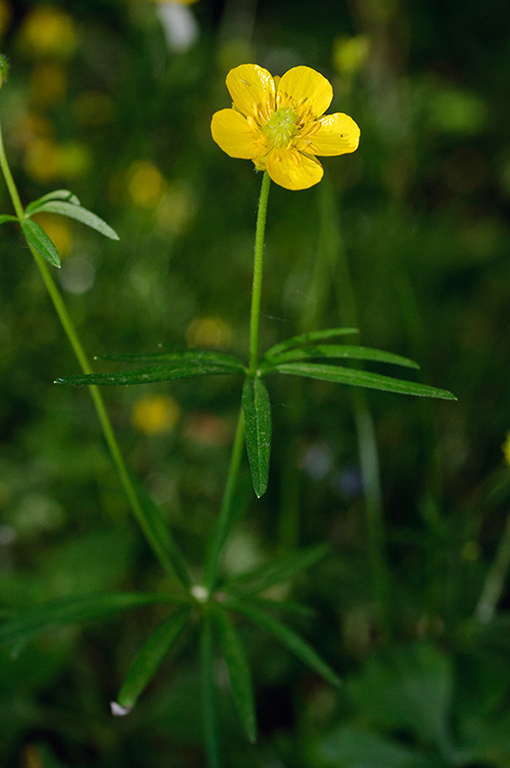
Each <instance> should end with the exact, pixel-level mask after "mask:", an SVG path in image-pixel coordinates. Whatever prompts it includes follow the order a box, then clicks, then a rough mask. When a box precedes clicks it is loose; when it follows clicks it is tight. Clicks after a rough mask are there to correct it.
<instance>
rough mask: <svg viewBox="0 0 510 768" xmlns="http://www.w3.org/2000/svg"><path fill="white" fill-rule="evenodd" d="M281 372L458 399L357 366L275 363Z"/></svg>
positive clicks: (387, 389)
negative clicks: (359, 368) (361, 369)
mask: <svg viewBox="0 0 510 768" xmlns="http://www.w3.org/2000/svg"><path fill="white" fill-rule="evenodd" d="M274 370H275V371H278V372H279V373H287V374H292V375H294V376H304V377H306V378H310V379H319V380H321V381H332V382H336V383H337V384H350V385H352V386H357V387H368V388H369V389H379V390H383V391H386V392H397V393H399V394H401V395H416V396H417V397H436V398H440V399H442V400H456V399H457V398H456V397H455V395H452V393H451V392H448V391H447V390H445V389H436V388H435V387H429V386H428V385H427V384H416V383H415V382H412V381H402V380H400V379H394V378H392V377H391V376H382V375H380V374H378V373H369V372H368V371H360V370H357V369H355V368H343V367H342V366H337V365H320V364H318V363H317V364H316V363H283V364H281V365H275V368H274Z"/></svg>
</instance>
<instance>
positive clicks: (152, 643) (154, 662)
mask: <svg viewBox="0 0 510 768" xmlns="http://www.w3.org/2000/svg"><path fill="white" fill-rule="evenodd" d="M189 614H190V606H187V605H186V606H182V607H181V608H179V609H178V610H177V611H176V613H174V615H173V616H171V617H170V618H169V619H167V620H166V621H164V622H163V623H162V624H160V626H159V627H158V628H157V629H156V630H155V631H154V632H153V633H152V635H151V636H150V637H149V639H148V640H147V641H146V642H145V643H144V645H143V647H142V648H141V650H140V651H139V653H138V655H137V656H136V657H135V659H134V661H133V663H132V664H131V668H130V670H129V672H128V674H127V676H126V679H125V681H124V684H123V686H122V688H121V689H120V692H119V696H118V699H117V704H118V706H119V707H121V709H122V710H126V711H127V712H129V710H131V709H132V708H133V707H134V705H135V704H136V702H137V701H138V698H139V696H140V695H141V694H142V693H143V691H144V690H145V688H146V687H147V685H148V684H149V682H150V681H151V679H152V677H153V676H154V674H155V673H156V671H157V669H158V667H159V665H160V664H161V662H162V661H163V659H164V657H165V656H166V654H167V653H168V652H169V651H170V649H171V648H172V646H173V645H174V643H175V642H176V640H177V638H178V637H179V635H180V633H181V632H182V630H183V629H184V627H185V626H186V622H187V621H188V617H189ZM127 712H126V713H127Z"/></svg>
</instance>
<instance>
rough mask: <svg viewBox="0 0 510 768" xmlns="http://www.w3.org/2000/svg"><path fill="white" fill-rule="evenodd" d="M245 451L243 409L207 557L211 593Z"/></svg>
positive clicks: (227, 532) (216, 578)
mask: <svg viewBox="0 0 510 768" xmlns="http://www.w3.org/2000/svg"><path fill="white" fill-rule="evenodd" d="M243 449H244V417H243V411H242V408H241V409H240V411H239V417H238V419H237V428H236V433H235V437H234V444H233V446H232V455H231V457H230V464H229V468H228V477H227V484H226V486H225V493H224V494H223V500H222V502H221V509H220V514H219V515H218V521H217V523H216V530H215V532H214V536H213V538H212V540H211V544H210V548H209V551H208V555H207V561H206V567H205V578H204V586H205V588H206V589H207V591H208V592H209V593H211V592H213V591H214V589H215V588H216V584H217V580H218V571H219V565H220V558H221V552H222V549H223V545H224V544H225V541H226V539H227V536H228V534H229V531H230V528H231V527H232V518H233V511H234V503H233V502H234V494H235V490H236V486H237V479H238V477H239V469H240V467H241V461H242V458H243Z"/></svg>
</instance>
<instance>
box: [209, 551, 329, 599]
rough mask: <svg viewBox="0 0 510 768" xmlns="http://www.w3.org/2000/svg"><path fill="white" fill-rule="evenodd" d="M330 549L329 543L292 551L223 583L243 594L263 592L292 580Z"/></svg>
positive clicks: (225, 586) (226, 587) (226, 586)
mask: <svg viewBox="0 0 510 768" xmlns="http://www.w3.org/2000/svg"><path fill="white" fill-rule="evenodd" d="M329 550H330V547H329V545H328V544H318V545H317V546H313V547H308V548H307V549H303V550H300V551H298V552H292V553H291V554H290V555H285V556H284V557H279V558H278V559H277V560H273V561H271V562H269V563H263V564H262V565H259V566H257V567H256V568H253V569H252V570H251V571H247V572H245V573H240V574H237V575H236V576H232V577H231V578H230V579H228V580H227V581H226V582H225V583H224V584H223V588H225V589H235V590H239V591H242V593H243V595H250V594H251V595H253V594H257V593H258V592H263V591H264V590H266V589H269V587H273V586H274V585H275V584H282V583H284V582H286V581H290V580H291V579H292V578H293V577H294V576H296V575H297V574H298V573H300V572H301V571H304V570H305V569H306V568H310V567H311V566H312V565H315V563H317V562H319V560H322V558H323V557H325V555H326V554H327V553H328V552H329Z"/></svg>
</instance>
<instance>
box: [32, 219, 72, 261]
mask: <svg viewBox="0 0 510 768" xmlns="http://www.w3.org/2000/svg"><path fill="white" fill-rule="evenodd" d="M34 220H35V221H37V223H38V224H40V225H41V227H42V228H43V229H44V231H45V232H46V234H47V235H48V237H49V238H50V239H51V240H53V242H54V243H55V246H56V248H57V251H58V252H59V255H60V258H61V259H62V260H64V259H65V257H66V256H67V255H68V253H69V251H70V250H71V248H72V245H73V232H72V228H71V227H72V225H70V224H69V222H68V220H67V219H65V218H64V217H63V216H58V215H57V214H54V213H36V214H35V215H34Z"/></svg>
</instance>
